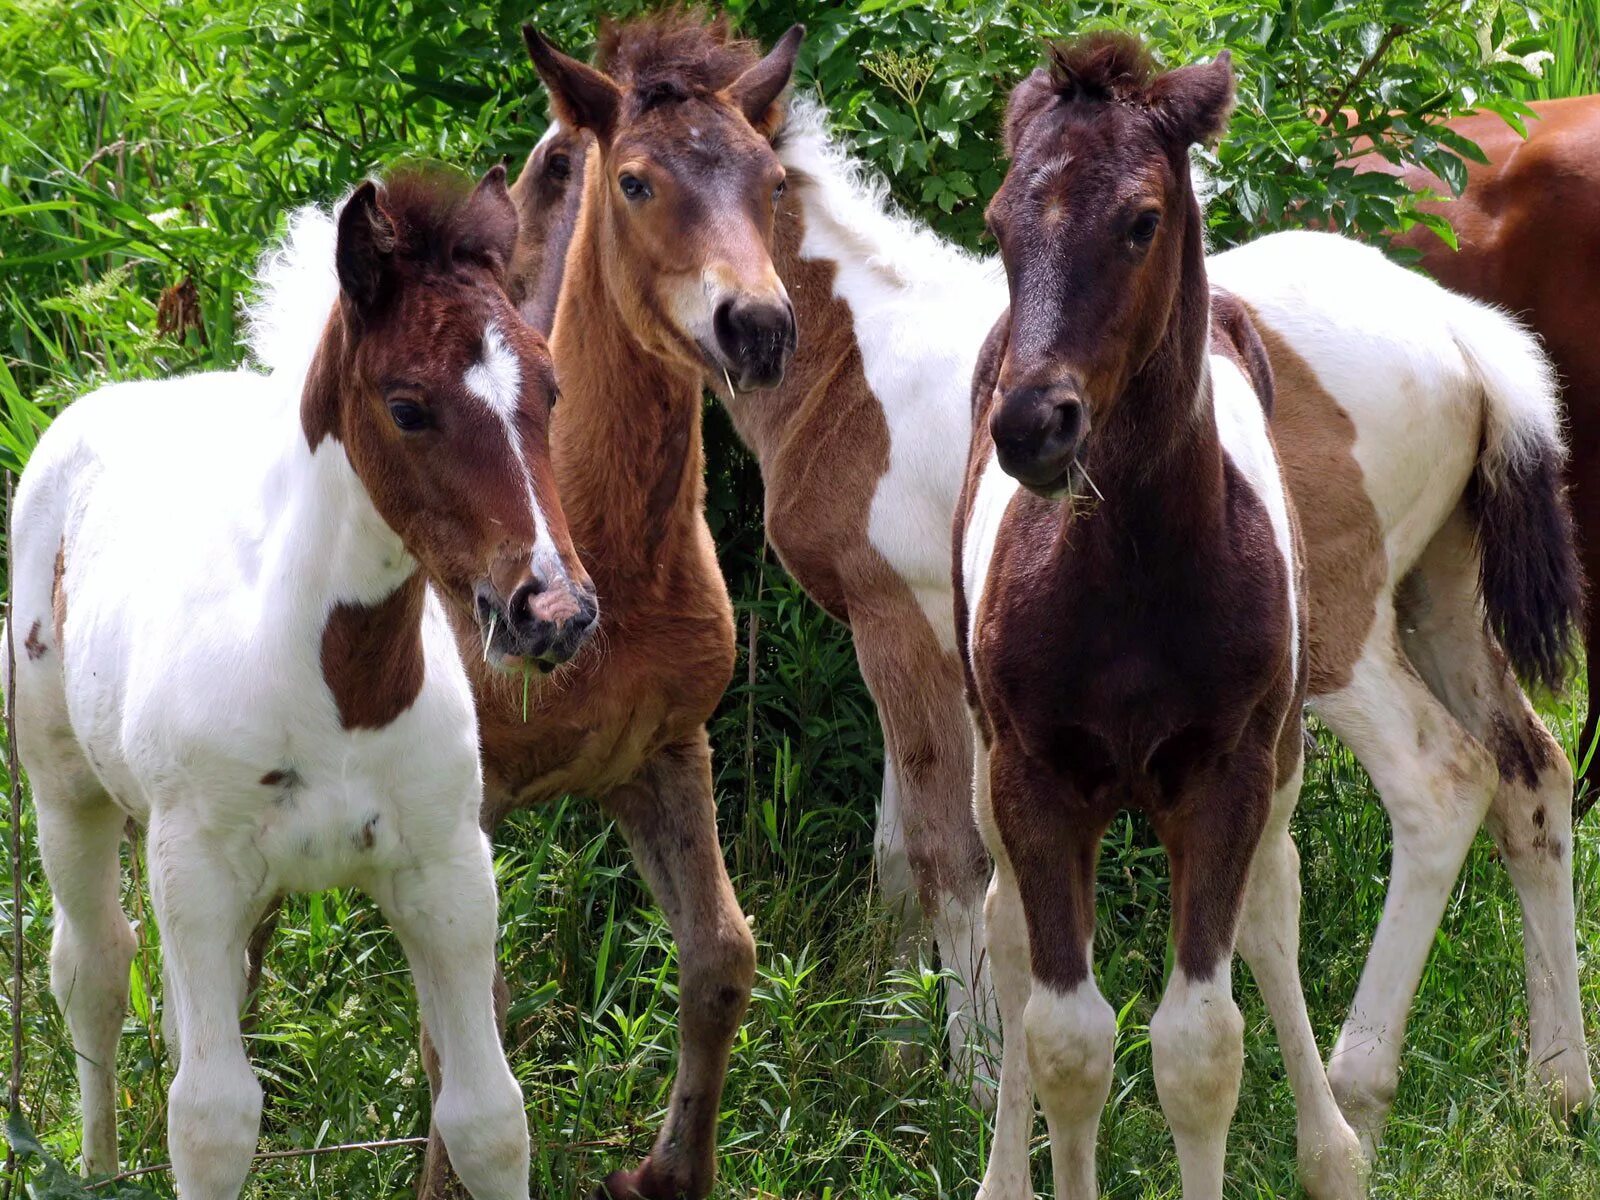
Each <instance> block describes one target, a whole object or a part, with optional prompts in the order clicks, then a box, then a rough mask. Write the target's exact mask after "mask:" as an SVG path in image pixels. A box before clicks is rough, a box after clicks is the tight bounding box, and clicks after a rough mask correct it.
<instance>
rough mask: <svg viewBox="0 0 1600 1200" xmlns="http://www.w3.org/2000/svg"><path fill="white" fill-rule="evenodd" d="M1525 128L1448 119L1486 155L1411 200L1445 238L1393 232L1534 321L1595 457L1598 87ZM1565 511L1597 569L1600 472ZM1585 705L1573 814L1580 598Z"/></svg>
mask: <svg viewBox="0 0 1600 1200" xmlns="http://www.w3.org/2000/svg"><path fill="white" fill-rule="evenodd" d="M1532 108H1533V117H1532V119H1530V120H1529V121H1528V122H1527V131H1528V136H1527V138H1526V140H1524V139H1523V138H1522V136H1521V135H1520V134H1519V133H1518V132H1517V131H1516V130H1515V129H1513V128H1511V126H1509V125H1507V124H1506V122H1505V121H1504V120H1503V119H1502V118H1501V117H1499V116H1498V115H1496V114H1494V113H1475V114H1473V115H1471V116H1466V117H1460V118H1457V119H1456V120H1453V121H1450V122H1449V123H1448V124H1449V126H1450V128H1451V129H1453V130H1454V131H1455V132H1456V133H1458V134H1460V135H1461V136H1462V137H1465V138H1468V139H1470V140H1471V141H1473V142H1476V143H1477V145H1478V147H1479V149H1481V150H1482V151H1483V153H1484V156H1485V157H1486V158H1487V159H1488V160H1489V161H1488V162H1486V163H1478V162H1475V161H1473V160H1472V159H1467V160H1466V170H1467V184H1466V188H1465V190H1463V191H1462V193H1461V195H1460V196H1459V197H1457V198H1456V199H1454V200H1449V199H1446V200H1428V201H1424V202H1423V203H1422V204H1420V205H1419V206H1418V207H1420V208H1421V209H1423V210H1424V211H1425V212H1432V213H1436V214H1438V215H1439V216H1441V217H1443V218H1444V219H1445V220H1446V221H1448V222H1450V225H1451V227H1452V228H1453V229H1454V230H1455V233H1456V238H1457V245H1456V246H1455V248H1453V249H1452V248H1451V247H1450V246H1448V245H1446V244H1445V242H1444V241H1443V240H1441V239H1440V238H1438V237H1436V236H1434V235H1433V233H1432V232H1431V231H1430V230H1428V229H1427V228H1426V227H1425V226H1422V225H1417V226H1414V227H1412V228H1411V229H1409V230H1407V231H1405V232H1403V233H1400V234H1398V235H1397V236H1396V237H1395V239H1394V240H1395V244H1396V245H1399V246H1405V247H1407V248H1409V249H1411V250H1414V251H1416V252H1417V253H1419V254H1420V255H1421V266H1422V269H1423V270H1425V271H1427V272H1428V274H1430V275H1432V276H1433V277H1434V278H1435V279H1437V280H1438V281H1439V282H1440V283H1442V284H1444V285H1445V286H1446V287H1449V288H1453V289H1454V290H1456V291H1458V292H1464V293H1466V294H1467V295H1469V296H1475V297H1477V298H1478V299H1479V300H1483V301H1486V302H1487V303H1490V304H1495V305H1499V306H1500V307H1502V308H1504V309H1506V310H1507V311H1509V312H1513V313H1516V314H1517V315H1518V316H1519V317H1520V318H1521V319H1522V320H1524V321H1526V322H1527V323H1528V325H1529V326H1530V327H1531V328H1532V329H1533V331H1534V332H1535V333H1537V334H1538V335H1539V337H1540V339H1541V340H1542V341H1543V342H1544V346H1545V349H1546V351H1548V353H1549V355H1550V357H1551V359H1552V360H1553V361H1554V363H1555V367H1556V372H1557V374H1558V375H1560V377H1561V382H1562V389H1563V395H1564V398H1565V401H1566V411H1567V437H1568V440H1569V441H1570V443H1571V447H1572V455H1571V457H1572V461H1573V462H1574V463H1575V464H1577V465H1578V466H1579V467H1580V468H1582V467H1583V466H1584V464H1588V463H1593V462H1595V461H1597V460H1600V345H1596V343H1595V338H1594V330H1595V328H1596V326H1597V325H1600V285H1597V284H1596V282H1595V272H1596V270H1597V264H1600V96H1576V97H1572V98H1569V99H1565V100H1540V101H1535V102H1534V103H1533V104H1532ZM1355 165H1356V167H1357V169H1360V170H1382V171H1390V172H1398V173H1399V174H1400V177H1401V178H1402V179H1404V180H1405V181H1406V183H1407V184H1408V185H1410V186H1411V187H1412V188H1413V189H1414V190H1416V191H1419V192H1423V191H1427V192H1432V193H1435V194H1438V195H1444V196H1448V195H1449V194H1450V192H1449V188H1448V187H1446V185H1445V184H1444V182H1443V181H1442V180H1440V179H1438V178H1437V177H1436V176H1434V175H1433V174H1432V173H1431V172H1429V171H1427V170H1426V169H1425V168H1422V167H1418V166H1414V165H1413V166H1408V167H1406V168H1404V169H1401V168H1399V167H1396V166H1395V165H1393V164H1390V163H1388V162H1385V161H1384V160H1383V159H1381V158H1379V157H1377V156H1376V155H1372V154H1368V155H1364V156H1362V157H1360V158H1358V159H1356V160H1355ZM1569 483H1570V484H1571V489H1572V490H1571V496H1572V513H1573V518H1574V520H1575V521H1576V523H1577V527H1578V533H1579V548H1580V550H1581V552H1582V555H1583V565H1584V570H1585V574H1586V575H1587V576H1588V578H1589V579H1590V580H1596V579H1600V474H1597V473H1596V472H1595V471H1593V470H1586V469H1576V470H1574V471H1573V472H1572V473H1571V475H1570V476H1569ZM1585 629H1586V634H1585V640H1586V644H1587V648H1588V659H1589V662H1590V664H1591V666H1590V668H1589V681H1588V692H1589V708H1588V717H1587V719H1586V720H1585V721H1584V725H1583V732H1582V734H1581V736H1580V737H1579V739H1578V757H1579V762H1580V765H1581V767H1582V769H1581V772H1580V775H1579V779H1578V792H1579V795H1578V802H1577V805H1576V807H1575V808H1574V810H1573V814H1572V816H1573V820H1574V821H1575V822H1576V821H1577V820H1579V819H1581V818H1582V816H1583V814H1584V813H1585V812H1587V811H1588V810H1589V808H1590V806H1591V805H1593V804H1594V802H1595V800H1596V799H1597V798H1600V753H1595V752H1594V747H1595V745H1596V734H1597V731H1600V669H1596V668H1595V666H1594V665H1593V664H1594V663H1595V661H1596V659H1597V658H1600V613H1597V612H1596V609H1595V607H1594V601H1593V599H1592V598H1590V599H1589V601H1588V604H1587V605H1586V608H1585Z"/></svg>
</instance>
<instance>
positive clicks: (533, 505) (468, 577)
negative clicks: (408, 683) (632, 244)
mask: <svg viewBox="0 0 1600 1200" xmlns="http://www.w3.org/2000/svg"><path fill="white" fill-rule="evenodd" d="M516 233H517V214H516V209H515V208H514V207H513V206H512V203H511V198H510V196H509V195H508V194H507V191H506V180H505V169H504V168H503V167H495V168H494V169H493V170H491V171H490V172H489V173H488V174H487V175H486V176H484V178H483V181H482V182H481V183H479V184H478V185H477V187H475V188H474V187H472V186H471V185H470V183H467V182H465V181H462V180H460V179H458V178H456V177H454V176H447V175H444V174H442V173H440V172H432V171H427V172H425V171H420V170H410V171H405V172H401V173H397V174H395V175H392V176H391V177H390V178H389V179H388V181H387V182H386V183H383V184H374V183H371V182H368V183H364V184H362V185H361V186H360V187H359V188H357V189H356V191H355V194H354V195H352V196H351V197H350V199H349V200H348V201H347V202H346V203H345V206H344V208H343V210H342V211H341V212H340V214H339V223H338V241H337V251H336V256H335V257H336V267H337V272H338V277H339V291H340V296H339V305H338V307H337V309H336V310H335V312H334V315H333V318H332V321H331V324H330V330H329V334H328V335H327V336H326V337H325V338H324V340H323V343H322V347H321V349H320V350H319V352H318V364H319V365H318V366H317V367H314V368H313V375H312V381H311V382H310V383H309V384H308V386H307V399H306V403H305V406H304V410H303V419H304V421H305V427H306V437H307V439H308V440H309V441H310V443H311V446H312V448H313V449H315V448H316V447H317V445H318V443H320V442H321V440H322V439H323V438H324V437H333V438H335V439H337V440H338V441H339V442H340V443H341V444H342V445H343V447H344V451H345V453H346V454H347V455H348V457H349V460H350V465H351V466H352V467H353V468H354V470H355V472H356V474H357V476H358V477H359V478H360V479H361V482H362V484H363V485H364V487H365V488H366V490H367V492H368V494H369V495H370V496H371V497H372V502H373V504H374V506H375V507H376V508H377V510H378V513H379V515H380V516H382V517H383V519H384V521H385V522H386V523H387V524H388V525H389V527H390V528H392V529H393V530H394V531H395V532H396V533H397V534H399V536H400V539H401V541H402V542H403V543H404V544H405V547H406V550H407V551H408V552H409V553H410V554H412V555H413V556H415V558H416V559H417V561H418V562H420V563H421V564H422V567H423V569H424V570H425V571H426V572H427V574H428V576H429V577H430V578H431V579H432V580H433V581H434V583H435V585H436V586H437V587H438V589H439V591H440V593H441V594H442V595H443V596H444V597H445V599H446V600H447V602H450V603H453V604H455V605H457V606H458V607H461V608H463V609H466V610H467V611H470V612H471V613H473V614H474V615H475V616H476V618H477V620H478V622H479V624H480V626H481V628H482V631H483V636H484V647H485V655H486V656H488V657H490V658H492V659H493V660H494V661H496V662H497V663H504V662H505V661H506V660H512V659H521V660H525V661H528V662H530V663H533V664H539V665H545V666H548V665H552V664H554V663H558V662H561V661H564V660H565V659H567V658H569V657H571V655H572V654H573V653H575V652H576V650H577V648H578V647H579V646H580V645H581V644H582V642H583V640H584V638H585V637H586V636H587V634H588V632H589V630H590V628H591V627H592V625H593V624H594V621H595V617H596V614H597V611H598V610H597V606H596V603H595V597H594V587H593V585H592V584H591V583H590V582H589V578H588V575H587V573H586V572H585V571H584V569H583V567H582V565H581V564H580V563H579V562H578V559H577V555H576V554H575V553H574V552H573V548H572V540H571V537H570V536H569V535H568V533H567V525H566V518H565V516H563V514H562V512H561V505H560V502H559V501H558V499H557V497H556V488H555V477H554V474H553V472H552V470H551V465H550V446H549V440H548V425H549V415H550V406H551V405H552V404H553V403H554V402H555V396H556V385H555V370H554V367H553V365H552V363H551V359H550V351H549V348H548V347H547V346H546V345H545V343H544V339H543V338H541V337H540V336H539V335H538V334H537V333H535V332H534V331H533V330H532V329H530V328H529V327H528V326H527V325H526V324H525V323H524V322H523V321H522V318H521V317H520V316H518V314H517V312H516V310H515V309H514V308H513V307H512V306H511V303H510V301H509V300H508V299H507V298H506V293H505V271H506V265H507V263H508V262H509V260H510V257H511V253H512V247H513V244H514V242H515V239H516ZM319 379H320V381H321V385H322V386H320V388H319V387H318V381H319Z"/></svg>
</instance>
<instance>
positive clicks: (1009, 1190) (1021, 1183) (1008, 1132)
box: [973, 738, 1092, 1200]
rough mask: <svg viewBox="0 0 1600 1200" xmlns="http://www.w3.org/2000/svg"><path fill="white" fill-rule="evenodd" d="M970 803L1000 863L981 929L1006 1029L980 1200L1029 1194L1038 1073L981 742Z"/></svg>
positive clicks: (1012, 902) (1013, 903) (1018, 936)
mask: <svg viewBox="0 0 1600 1200" xmlns="http://www.w3.org/2000/svg"><path fill="white" fill-rule="evenodd" d="M974 741H975V742H976V741H977V739H976V738H975V739H974ZM973 809H974V812H975V814H976V815H977V818H978V828H979V830H980V831H981V832H982V833H983V838H984V842H985V843H986V844H987V845H988V847H989V852H990V854H992V855H993V856H994V864H995V866H994V877H993V879H991V880H990V882H989V897H988V901H987V903H986V905H985V911H984V929H985V932H986V935H987V941H988V948H989V962H990V963H991V965H992V969H993V971H994V990H995V996H996V1000H997V1004H998V1009H999V1014H1000V1026H999V1033H1000V1035H1001V1051H1000V1088H999V1099H998V1101H997V1103H996V1106H995V1116H994V1138H993V1140H992V1141H991V1142H990V1145H989V1164H988V1168H987V1169H986V1170H985V1171H984V1173H983V1183H982V1185H981V1186H980V1187H979V1188H978V1200H1032V1197H1033V1174H1032V1172H1031V1171H1030V1170H1029V1167H1028V1143H1029V1142H1030V1141H1031V1140H1032V1138H1033V1077H1032V1073H1031V1071H1030V1070H1029V1067H1028V1039H1027V1035H1026V1032H1025V1031H1024V1029H1023V1013H1024V1012H1025V1011H1026V1009H1027V1006H1028V1000H1029V993H1030V992H1031V990H1032V986H1033V975H1032V971H1031V969H1030V967H1029V964H1028V923H1027V917H1026V914H1025V913H1024V912H1023V910H1022V896H1021V894H1020V893H1019V892H1018V891H1017V880H1016V876H1015V875H1014V874H1013V873H1012V871H1011V863H1010V860H1009V859H1007V857H1006V853H1005V846H1004V845H1002V844H1001V841H1000V835H999V833H998V831H997V830H996V829H995V827H994V815H993V813H992V812H991V810H990V806H989V761H988V756H987V755H986V754H985V753H984V752H983V750H982V749H981V747H980V749H979V750H978V753H977V760H976V763H975V768H974V775H973ZM1091 1178H1092V1169H1091Z"/></svg>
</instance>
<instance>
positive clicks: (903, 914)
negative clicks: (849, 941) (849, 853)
mask: <svg viewBox="0 0 1600 1200" xmlns="http://www.w3.org/2000/svg"><path fill="white" fill-rule="evenodd" d="M879 723H880V724H881V725H883V727H884V755H883V791H882V793H880V795H879V797H878V821H877V825H876V827H875V828H874V830H873V835H872V860H873V863H874V864H875V865H876V866H877V868H878V894H879V896H881V897H882V899H883V906H884V907H885V908H886V909H888V910H889V912H890V913H892V914H893V916H894V919H895V921H896V922H897V924H898V926H899V931H898V933H897V935H896V937H895V957H896V958H898V959H899V960H900V961H902V962H909V961H910V960H911V957H912V951H913V950H914V949H915V947H916V944H917V939H918V938H919V937H920V936H921V933H922V910H921V909H920V908H919V907H918V906H917V899H916V892H917V888H916V883H915V882H914V881H913V880H912V878H911V861H910V859H909V858H908V857H907V856H906V828H905V824H904V821H903V820H902V818H901V812H900V805H901V799H900V798H901V788H900V780H899V777H898V776H896V774H895V770H894V751H893V749H892V748H891V746H890V745H889V729H888V721H887V720H884V719H883V716H882V713H880V714H879Z"/></svg>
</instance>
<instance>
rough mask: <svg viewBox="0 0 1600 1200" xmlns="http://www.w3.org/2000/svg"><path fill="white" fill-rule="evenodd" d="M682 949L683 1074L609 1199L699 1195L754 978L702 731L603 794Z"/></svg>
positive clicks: (693, 1199) (697, 1199)
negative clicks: (643, 1149) (651, 1140)
mask: <svg viewBox="0 0 1600 1200" xmlns="http://www.w3.org/2000/svg"><path fill="white" fill-rule="evenodd" d="M605 806H606V810H607V811H608V812H609V813H610V814H611V815H612V816H613V817H615V818H616V821H617V824H618V825H619V826H620V827H621V828H622V833H623V836H624V837H626V838H627V841H628V846H629V848H630V849H631V850H632V851H633V857H634V861H635V862H636V863H637V864H638V867H639V873H640V874H641V875H643V876H644V879H645V882H646V883H648V884H649V885H650V890H651V892H652V893H654V895H655V898H656V901H657V903H659V904H660V905H661V907H662V910H663V911H664V912H665V913H666V915H667V921H668V922H669V923H670V924H671V926H672V936H673V939H674V940H675V941H676V942H677V945H678V971H679V976H678V1034H679V1039H680V1045H679V1050H678V1074H677V1077H676V1078H675V1079H674V1080H673V1083H672V1097H671V1100H670V1102H669V1104H668V1108H667V1117H666V1120H665V1121H664V1122H663V1124H662V1126H661V1132H660V1133H659V1134H658V1135H657V1137H656V1142H655V1146H654V1147H653V1148H652V1149H651V1151H650V1154H649V1156H648V1157H647V1158H646V1159H645V1160H644V1162H643V1163H641V1164H640V1165H639V1166H638V1167H637V1168H635V1169H633V1170H629V1171H616V1172H613V1173H612V1174H611V1175H610V1176H609V1177H608V1178H607V1179H606V1181H605V1184H604V1185H603V1187H602V1189H601V1191H600V1192H598V1193H597V1195H608V1196H610V1197H611V1200H634V1198H635V1197H639V1198H641V1200H680V1198H687V1200H701V1197H703V1196H705V1195H706V1194H707V1193H709V1192H710V1191H711V1185H712V1182H713V1180H714V1179H715V1177H716V1146H717V1113H718V1110H719V1108H720V1106H721V1103H722V1089H723V1084H724V1082H725V1080H726V1078H727V1073H728V1054H729V1052H730V1051H731V1049H732V1047H733V1038H734V1035H735V1034H736V1033H737V1032H738V1029H739V1022H740V1021H741V1020H743V1018H744V1013H745V1007H746V1006H747V1005H748V1004H749V1002H750V989H751V988H752V986H754V983H755V960H756V951H755V939H754V938H753V937H751V935H750V926H749V924H748V923H747V922H746V921H745V918H744V912H743V910H741V909H740V907H739V902H738V901H737V900H736V899H735V898H734V894H733V885H732V884H731V883H729V881H728V870H727V866H726V865H725V864H724V862H723V859H722V847H721V845H720V844H719V843H718V841H717V810H716V802H715V800H714V799H713V796H712V787H711V747H710V745H709V744H708V742H707V741H706V734H705V730H704V729H701V730H700V731H698V732H697V733H696V734H695V736H694V738H693V739H692V740H690V741H687V742H684V743H680V744H678V745H676V746H670V747H668V748H667V749H665V750H663V751H661V752H660V753H659V754H657V755H656V757H655V758H654V759H652V760H651V762H650V763H649V765H648V766H647V767H646V768H645V772H644V775H643V777H642V779H641V780H640V781H639V782H638V783H634V784H630V785H628V786H626V787H623V788H619V789H618V790H617V791H615V792H613V793H612V794H611V795H610V796H608V797H607V798H606V801H605Z"/></svg>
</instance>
